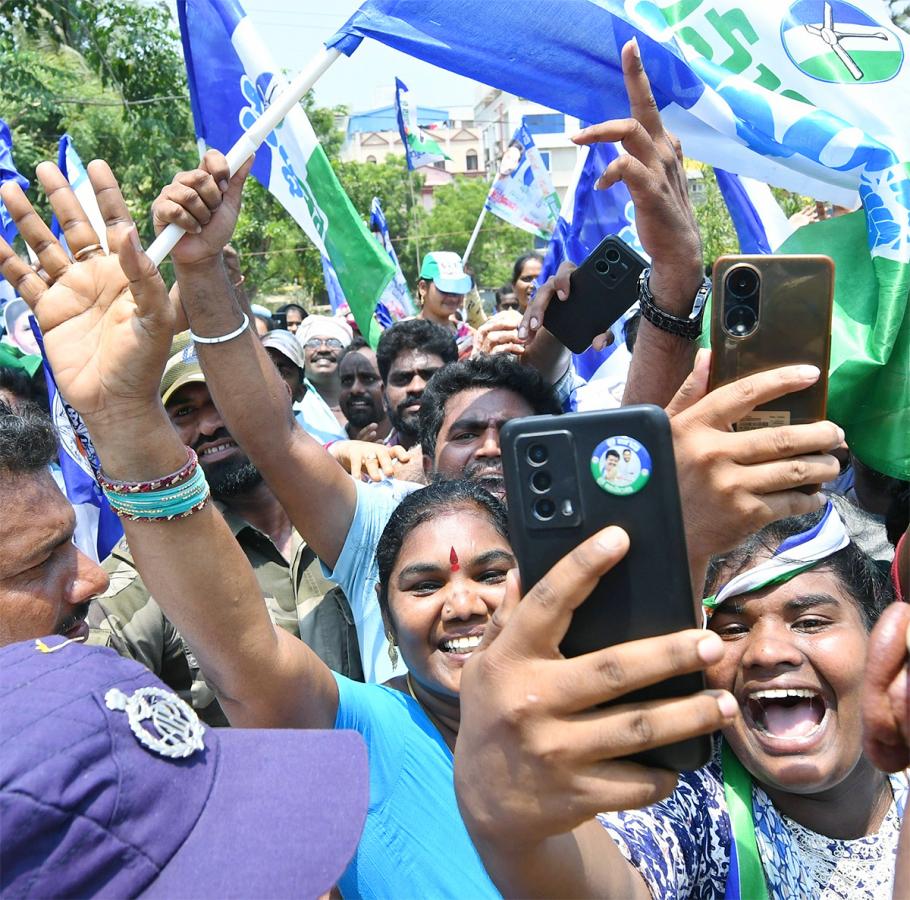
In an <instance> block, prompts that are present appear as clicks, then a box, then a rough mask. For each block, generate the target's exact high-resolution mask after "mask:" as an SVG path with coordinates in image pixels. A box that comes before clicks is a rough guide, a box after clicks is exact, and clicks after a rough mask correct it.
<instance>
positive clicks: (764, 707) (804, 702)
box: [747, 688, 827, 740]
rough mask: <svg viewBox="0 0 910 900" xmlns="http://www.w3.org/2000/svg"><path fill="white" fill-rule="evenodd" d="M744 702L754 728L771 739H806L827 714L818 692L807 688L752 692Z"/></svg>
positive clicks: (814, 731) (813, 732)
mask: <svg viewBox="0 0 910 900" xmlns="http://www.w3.org/2000/svg"><path fill="white" fill-rule="evenodd" d="M747 703H748V708H749V716H750V718H751V719H752V722H753V724H754V725H755V728H756V729H757V730H758V731H760V732H762V733H764V734H766V735H768V736H769V737H774V738H787V739H791V740H792V739H805V738H810V737H812V736H813V735H814V734H815V733H816V732H817V731H818V730H819V729H820V728H821V727H822V724H823V723H824V721H825V716H826V715H827V708H826V706H825V702H824V700H823V699H822V697H821V695H820V694H819V693H818V692H817V691H813V690H811V689H808V688H779V689H775V690H766V691H753V692H752V693H750V694H749V696H748V700H747Z"/></svg>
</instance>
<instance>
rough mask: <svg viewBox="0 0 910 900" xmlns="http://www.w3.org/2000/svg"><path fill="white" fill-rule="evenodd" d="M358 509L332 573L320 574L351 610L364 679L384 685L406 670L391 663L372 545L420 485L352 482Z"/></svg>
mask: <svg viewBox="0 0 910 900" xmlns="http://www.w3.org/2000/svg"><path fill="white" fill-rule="evenodd" d="M356 486H357V507H356V509H355V510H354V518H353V519H352V520H351V527H350V528H349V529H348V536H347V537H346V538H345V541H344V546H343V547H342V548H341V553H340V554H339V555H338V560H337V561H336V563H335V568H334V570H332V571H330V570H329V569H328V567H327V566H326V565H325V564H323V566H322V573H323V575H325V577H326V578H328V579H329V580H330V581H334V582H335V584H337V585H340V586H341V589H342V590H343V591H344V595H345V597H347V598H348V603H349V604H350V606H351V612H352V613H353V615H354V625H355V627H356V628H357V640H358V642H359V644H360V659H361V661H362V663H363V677H364V680H365V681H367V683H370V682H378V683H379V684H382V682H384V681H388V680H389V679H390V678H392V677H394V676H395V675H403V674H404V673H405V672H407V667H406V666H405V665H404V662H403V661H402V660H401V659H400V658H399V660H398V663H397V665H396V666H395V667H394V668H393V667H392V662H391V660H390V658H389V643H388V641H387V640H386V636H385V629H384V628H383V625H382V613H380V611H379V597H378V595H377V593H376V585H377V584H378V583H379V569H378V567H377V565H376V545H377V544H378V543H379V537H380V535H381V534H382V531H383V529H384V528H385V526H386V523H387V522H388V521H389V519H390V518H391V517H392V513H393V512H394V511H395V507H396V506H398V504H399V503H400V502H401V501H402V499H403V498H404V497H405V496H406V495H407V494H410V493H411V492H412V491H415V490H418V489H419V488H420V487H421V485H419V484H414V483H413V482H410V481H380V482H378V483H376V482H373V483H367V482H364V481H358V482H356Z"/></svg>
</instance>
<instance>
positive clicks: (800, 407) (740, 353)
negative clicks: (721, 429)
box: [710, 254, 834, 431]
mask: <svg viewBox="0 0 910 900" xmlns="http://www.w3.org/2000/svg"><path fill="white" fill-rule="evenodd" d="M833 297H834V262H833V261H832V260H831V259H830V258H829V257H827V256H809V255H806V256H787V255H783V254H782V255H779V256H775V255H768V256H722V257H720V258H719V259H718V260H717V262H716V263H715V264H714V291H713V299H712V301H711V374H710V388H711V390H714V388H716V387H719V386H720V385H722V384H727V383H729V382H731V381H736V380H737V379H739V378H743V377H744V376H746V375H753V374H755V373H756V372H764V371H767V370H768V369H776V368H778V367H779V366H789V365H798V364H802V363H806V364H810V365H814V366H818V368H819V369H820V370H821V373H822V374H821V377H820V378H819V379H818V381H817V382H816V383H815V384H813V385H812V386H811V387H808V388H806V389H805V390H802V391H797V392H796V393H795V394H785V395H784V396H783V397H779V398H778V399H777V400H772V401H771V402H770V403H768V404H766V405H764V406H759V407H757V408H756V409H755V410H754V412H752V413H750V414H749V415H747V416H746V417H745V418H744V419H742V420H741V421H740V422H739V423H738V424H737V426H736V427H737V430H740V431H745V430H748V429H751V428H763V427H766V426H778V425H802V424H805V423H807V422H818V421H821V420H822V419H824V418H825V415H826V408H827V402H828V362H829V357H830V353H831V308H832V302H833Z"/></svg>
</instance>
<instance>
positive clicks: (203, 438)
mask: <svg viewBox="0 0 910 900" xmlns="http://www.w3.org/2000/svg"><path fill="white" fill-rule="evenodd" d="M233 440H234V439H233V438H232V437H231V435H230V432H229V431H228V430H227V428H218V429H217V430H215V431H214V432H213V433H212V434H200V435H199V437H198V438H196V440H195V441H193V450H196V451H198V450H199V448H200V447H201V446H202V445H203V444H210V443H212V442H213V441H233Z"/></svg>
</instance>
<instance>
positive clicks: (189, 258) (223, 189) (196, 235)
mask: <svg viewBox="0 0 910 900" xmlns="http://www.w3.org/2000/svg"><path fill="white" fill-rule="evenodd" d="M252 165H253V160H252V159H249V160H248V161H247V162H246V163H244V165H243V166H241V167H240V169H239V170H238V171H237V173H236V174H235V175H234V177H233V178H231V177H230V170H229V168H228V162H227V159H226V158H225V156H224V154H222V153H219V152H218V151H217V150H209V151H208V153H206V154H205V156H204V157H203V159H202V162H201V163H200V164H199V168H197V169H193V170H191V171H189V172H178V173H177V174H176V175H175V176H174V178H173V180H172V181H171V183H170V184H169V185H168V186H167V187H165V188H164V189H163V190H162V191H161V193H160V194H159V195H158V197H157V199H156V200H155V202H154V203H153V204H152V220H153V223H154V226H155V233H156V234H157V233H159V232H161V231H163V230H164V228H165V227H166V226H168V225H170V224H171V223H172V222H174V223H176V224H177V225H179V226H180V227H181V228H182V229H183V230H184V231H185V232H186V234H185V235H184V236H183V237H182V238H181V239H180V241H179V242H178V243H177V246H176V247H174V249H173V250H172V251H171V256H172V258H173V260H174V264H175V265H176V266H177V267H178V268H179V267H180V266H194V265H205V264H208V263H211V262H213V261H220V259H221V252H222V250H223V249H224V247H225V245H226V244H227V242H228V241H229V240H230V239H231V235H232V234H233V233H234V226H235V225H236V224H237V216H238V215H239V214H240V197H241V194H242V193H243V183H244V182H245V181H246V176H247V175H248V174H249V172H250V169H251V168H252Z"/></svg>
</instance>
